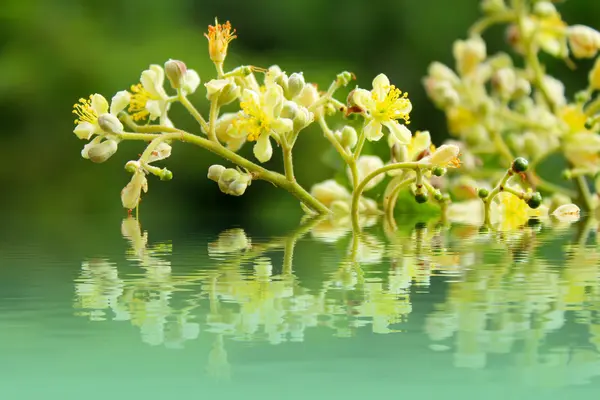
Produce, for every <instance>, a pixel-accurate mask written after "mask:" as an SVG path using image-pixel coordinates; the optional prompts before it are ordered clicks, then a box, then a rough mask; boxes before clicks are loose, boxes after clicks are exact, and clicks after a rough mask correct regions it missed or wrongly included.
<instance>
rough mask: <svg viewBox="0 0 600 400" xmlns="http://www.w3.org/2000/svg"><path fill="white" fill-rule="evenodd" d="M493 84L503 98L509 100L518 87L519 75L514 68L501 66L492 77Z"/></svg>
mask: <svg viewBox="0 0 600 400" xmlns="http://www.w3.org/2000/svg"><path fill="white" fill-rule="evenodd" d="M492 85H493V86H494V88H495V89H496V90H497V91H498V94H499V95H500V97H501V98H502V99H505V100H508V99H510V98H511V97H512V95H513V93H514V92H515V90H516V88H517V77H516V74H515V70H514V69H512V68H501V69H499V70H498V71H496V72H495V73H494V75H493V77H492Z"/></svg>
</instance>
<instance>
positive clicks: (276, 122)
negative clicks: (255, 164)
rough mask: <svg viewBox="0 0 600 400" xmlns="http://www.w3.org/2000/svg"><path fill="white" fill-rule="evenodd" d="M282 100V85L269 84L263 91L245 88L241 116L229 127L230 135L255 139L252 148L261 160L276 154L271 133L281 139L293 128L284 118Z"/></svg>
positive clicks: (266, 159)
mask: <svg viewBox="0 0 600 400" xmlns="http://www.w3.org/2000/svg"><path fill="white" fill-rule="evenodd" d="M283 100H284V98H283V89H282V88H281V86H279V85H275V84H273V85H270V86H269V87H267V89H266V90H265V91H264V92H261V93H260V94H259V93H256V92H255V91H253V90H249V89H244V92H243V93H242V101H241V102H240V107H241V108H242V111H241V113H240V118H238V119H236V120H235V121H234V122H233V123H232V124H231V126H230V127H229V129H228V133H229V135H230V136H233V137H246V138H247V139H248V141H251V142H254V141H255V142H256V144H255V145H254V149H253V151H254V156H255V157H256V159H257V160H258V161H260V162H266V161H269V160H270V159H271V156H272V155H273V147H272V146H271V141H270V140H269V138H270V136H271V135H273V136H274V137H275V139H276V140H277V141H279V137H280V135H283V134H286V133H288V132H290V131H292V129H293V127H294V122H293V121H292V120H291V119H289V118H281V110H282V108H283Z"/></svg>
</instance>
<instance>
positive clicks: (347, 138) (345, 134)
mask: <svg viewBox="0 0 600 400" xmlns="http://www.w3.org/2000/svg"><path fill="white" fill-rule="evenodd" d="M357 141H358V134H357V133H356V129H354V128H353V127H351V126H349V125H346V126H344V127H343V128H342V138H341V143H342V146H344V147H348V148H350V149H353V148H354V146H356V142H357Z"/></svg>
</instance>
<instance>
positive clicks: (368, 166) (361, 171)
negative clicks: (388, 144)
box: [346, 156, 385, 190]
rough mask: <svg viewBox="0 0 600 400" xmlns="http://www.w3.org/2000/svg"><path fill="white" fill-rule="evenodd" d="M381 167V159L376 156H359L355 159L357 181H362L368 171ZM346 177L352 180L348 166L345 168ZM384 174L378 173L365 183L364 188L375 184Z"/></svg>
mask: <svg viewBox="0 0 600 400" xmlns="http://www.w3.org/2000/svg"><path fill="white" fill-rule="evenodd" d="M382 167H383V161H382V160H381V158H379V157H377V156H360V157H359V158H358V160H356V168H357V170H358V181H359V182H362V181H363V179H365V178H366V177H367V175H369V174H370V173H372V172H374V171H376V170H378V169H379V168H382ZM346 172H347V173H348V179H350V180H352V171H351V169H350V167H348V169H347V170H346ZM384 178H385V174H379V175H377V176H376V177H374V178H373V179H371V180H370V181H369V183H367V184H366V185H365V188H364V190H369V189H372V188H374V187H375V186H377V185H378V184H379V183H380V182H381V181H382V180H383V179H384Z"/></svg>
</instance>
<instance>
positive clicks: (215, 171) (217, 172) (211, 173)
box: [208, 164, 225, 182]
mask: <svg viewBox="0 0 600 400" xmlns="http://www.w3.org/2000/svg"><path fill="white" fill-rule="evenodd" d="M223 171H225V167H224V166H222V165H219V164H215V165H211V166H210V167H208V179H210V180H211V181H215V182H219V179H220V178H221V175H223Z"/></svg>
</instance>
